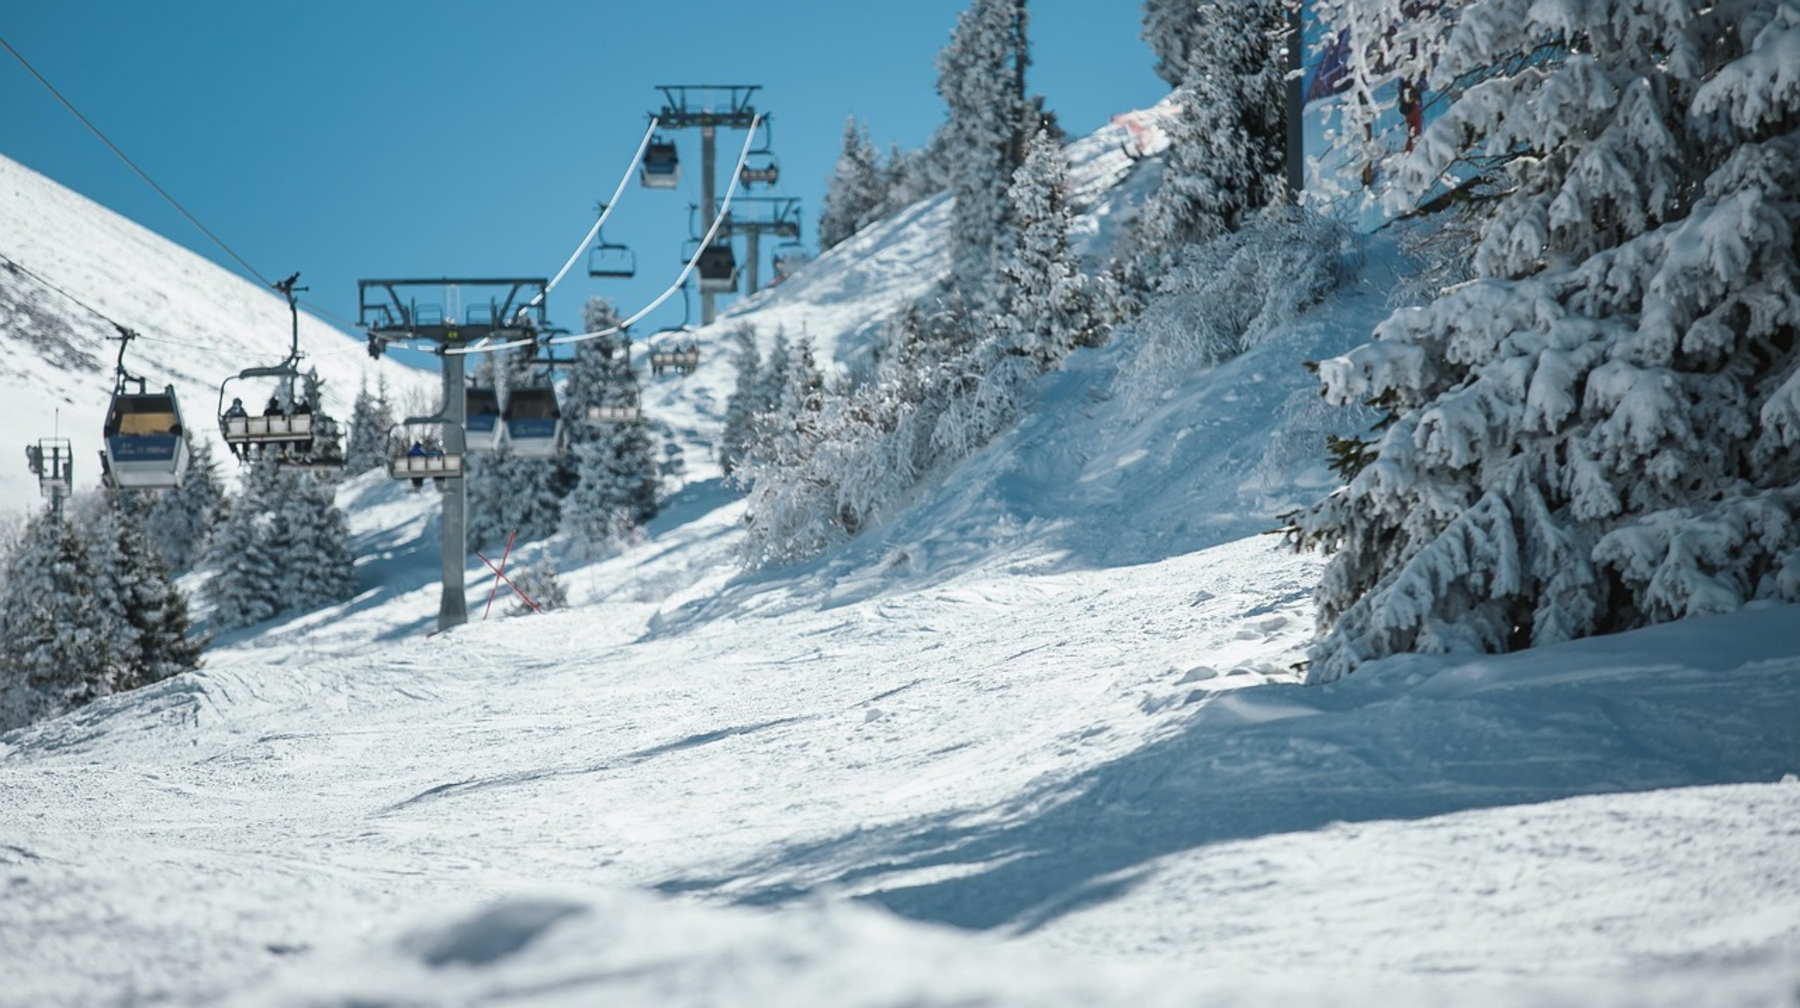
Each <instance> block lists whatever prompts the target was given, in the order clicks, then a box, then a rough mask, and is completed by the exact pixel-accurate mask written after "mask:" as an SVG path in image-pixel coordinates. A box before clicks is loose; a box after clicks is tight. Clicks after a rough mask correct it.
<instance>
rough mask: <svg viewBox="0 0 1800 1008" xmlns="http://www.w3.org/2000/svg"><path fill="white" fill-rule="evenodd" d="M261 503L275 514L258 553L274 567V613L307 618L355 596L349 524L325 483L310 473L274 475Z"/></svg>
mask: <svg viewBox="0 0 1800 1008" xmlns="http://www.w3.org/2000/svg"><path fill="white" fill-rule="evenodd" d="M271 488H272V489H273V490H274V491H275V495H274V496H273V497H272V498H265V501H266V503H267V504H269V505H272V506H273V507H274V510H275V515H274V520H273V521H272V522H271V523H270V524H269V525H268V528H267V532H268V534H267V537H266V539H265V541H264V548H265V549H267V550H268V551H269V553H270V555H271V557H272V558H273V560H274V562H275V566H276V568H277V570H278V571H279V572H280V578H279V580H278V581H277V583H276V594H277V596H278V599H279V601H278V603H277V604H278V605H279V611H282V612H288V611H300V612H307V611H310V610H313V609H318V608H321V607H323V606H327V605H332V604H334V603H338V602H342V601H344V600H346V599H348V598H350V597H351V596H352V595H355V594H356V557H355V555H354V554H353V553H351V551H350V524H349V521H348V519H347V518H346V517H345V516H344V512H343V511H342V510H341V509H340V508H339V507H338V506H337V496H336V493H335V492H334V491H333V489H332V485H331V482H330V481H329V480H326V479H323V478H321V477H320V476H318V475H316V474H314V473H308V472H299V473H295V472H278V473H276V474H275V478H274V482H273V483H272V484H271Z"/></svg>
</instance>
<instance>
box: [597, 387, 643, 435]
mask: <svg viewBox="0 0 1800 1008" xmlns="http://www.w3.org/2000/svg"><path fill="white" fill-rule="evenodd" d="M602 397H603V398H605V399H607V400H608V401H607V402H602V403H596V404H594V405H591V406H589V407H588V408H587V418H588V422H589V423H597V424H613V423H630V422H632V421H633V420H636V419H637V418H638V417H639V416H641V415H642V414H641V413H640V411H639V409H638V388H637V380H636V379H635V378H633V379H631V380H629V381H625V380H619V379H611V380H608V381H607V383H606V385H605V386H604V390H603V392H602Z"/></svg>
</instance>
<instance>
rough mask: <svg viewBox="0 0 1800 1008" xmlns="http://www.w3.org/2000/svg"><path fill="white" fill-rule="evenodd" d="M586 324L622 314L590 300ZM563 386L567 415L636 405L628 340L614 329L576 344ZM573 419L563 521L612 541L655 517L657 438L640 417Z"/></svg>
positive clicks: (595, 328) (599, 325)
mask: <svg viewBox="0 0 1800 1008" xmlns="http://www.w3.org/2000/svg"><path fill="white" fill-rule="evenodd" d="M584 322H585V324H586V326H587V329H588V332H602V331H605V330H607V329H610V328H612V327H613V326H614V325H616V324H617V315H616V313H615V312H614V311H613V309H612V305H611V304H610V303H609V302H607V301H605V300H603V299H600V298H592V299H590V300H589V301H588V304H587V307H586V309H585V312H584ZM564 390H565V396H566V398H567V399H568V400H569V402H570V406H569V407H568V408H565V410H564V415H565V416H572V417H577V418H585V416H586V415H587V413H586V410H587V406H588V405H593V406H608V407H610V406H627V405H630V406H635V405H637V404H638V382H637V375H636V373H635V372H634V371H633V369H632V366H631V341H630V338H629V337H628V336H627V335H626V334H624V333H616V334H612V335H608V336H602V337H599V338H597V339H594V340H588V341H585V342H583V343H581V344H579V345H578V346H577V348H576V361H575V364H574V366H573V367H572V368H571V370H570V375H569V380H568V382H567V383H566V384H565V386H564ZM577 410H578V412H577ZM575 425H576V432H575V436H574V438H573V443H572V445H571V447H570V452H569V457H568V461H567V465H568V468H569V471H570V473H571V479H570V483H571V486H570V488H569V489H568V491H567V492H566V496H564V498H563V500H562V502H561V510H560V515H559V520H560V521H561V522H562V523H563V524H564V526H565V527H566V528H568V529H570V530H571V531H573V532H575V533H576V534H577V535H580V536H582V537H584V538H585V539H587V540H588V541H590V542H593V543H602V544H603V543H608V542H612V541H614V540H616V539H619V538H622V537H624V536H627V535H629V532H630V530H631V529H632V528H635V527H637V526H638V525H641V524H642V523H643V522H646V521H648V520H650V519H651V518H652V517H654V516H655V515H656V510H657V495H658V492H659V489H660V481H659V479H658V475H657V460H656V453H655V449H654V444H653V442H654V438H652V437H651V435H650V430H649V427H648V425H647V423H646V422H645V420H644V418H643V417H642V416H641V415H640V416H638V417H636V418H634V419H613V420H595V421H592V422H588V421H586V420H585V419H577V420H576V422H575Z"/></svg>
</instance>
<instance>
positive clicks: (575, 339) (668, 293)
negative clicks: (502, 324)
mask: <svg viewBox="0 0 1800 1008" xmlns="http://www.w3.org/2000/svg"><path fill="white" fill-rule="evenodd" d="M760 122H762V116H760V115H758V116H757V117H756V118H755V119H754V120H752V122H751V125H750V129H749V130H748V131H747V132H746V133H745V134H744V148H743V150H741V151H739V152H738V158H737V165H736V166H735V167H733V168H732V169H731V178H730V181H728V182H727V183H726V185H725V199H724V201H723V202H721V203H720V205H719V213H718V216H716V217H714V218H713V222H712V227H710V228H708V229H707V231H706V235H705V237H703V238H701V239H700V243H699V245H698V246H697V247H696V248H695V249H694V254H693V256H692V257H691V258H689V259H688V261H687V265H685V266H683V267H682V268H681V273H680V274H679V275H678V276H676V277H675V282H674V283H672V284H670V285H669V287H668V289H667V290H665V291H663V292H662V294H660V295H658V296H657V298H656V300H654V301H652V302H650V303H649V304H647V305H645V306H644V307H643V308H641V309H639V310H638V311H637V312H636V313H635V314H633V315H632V316H631V317H630V318H628V319H626V320H624V321H623V322H619V323H617V324H615V325H612V326H608V327H607V328H605V329H600V330H597V331H595V332H590V333H580V334H578V335H572V336H556V337H552V338H551V339H549V340H546V341H545V342H546V343H548V344H550V345H552V346H561V345H562V344H564V343H581V342H584V341H587V340H594V339H600V338H601V337H603V336H611V335H614V334H615V333H620V332H623V331H624V330H625V329H627V328H628V327H630V326H632V325H634V324H636V323H637V322H638V321H640V320H642V319H643V317H644V316H646V315H648V314H650V313H651V312H653V311H655V310H656V309H658V308H660V307H662V304H663V302H665V301H667V300H669V299H670V298H672V297H674V296H675V292H676V291H679V290H681V287H682V285H683V284H685V283H687V279H688V277H689V276H691V275H692V274H693V272H694V268H695V267H696V266H697V265H699V262H700V255H701V253H703V252H705V251H706V248H707V246H709V245H711V244H712V241H713V238H714V237H716V236H717V235H718V233H719V228H720V227H722V226H724V223H725V221H726V219H727V218H728V217H729V216H730V214H731V200H732V197H733V196H735V195H737V187H738V174H739V173H740V172H741V171H742V170H743V167H744V160H745V159H746V158H748V157H749V156H750V144H751V142H752V141H754V140H755V139H756V126H757V124H758V123H760ZM534 342H536V341H535V340H529V339H520V340H512V341H510V342H506V343H495V344H491V345H488V346H472V347H467V348H463V349H456V350H445V351H444V353H446V354H457V355H464V354H478V353H495V352H497V351H500V350H507V349H511V348H513V347H521V346H528V345H530V344H532V343H534Z"/></svg>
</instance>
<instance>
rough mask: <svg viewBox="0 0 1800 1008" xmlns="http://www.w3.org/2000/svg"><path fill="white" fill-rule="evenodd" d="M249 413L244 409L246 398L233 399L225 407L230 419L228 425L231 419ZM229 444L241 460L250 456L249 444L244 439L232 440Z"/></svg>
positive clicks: (227, 419) (236, 418) (232, 451)
mask: <svg viewBox="0 0 1800 1008" xmlns="http://www.w3.org/2000/svg"><path fill="white" fill-rule="evenodd" d="M249 415H250V414H249V413H248V412H247V411H246V410H245V409H244V400H242V399H233V400H231V405H230V406H228V407H226V409H225V419H226V421H228V423H227V426H229V421H232V420H242V419H244V418H246V417H248V416H249ZM228 444H229V445H230V447H231V454H233V455H236V456H237V457H238V458H239V459H240V460H241V459H245V458H248V457H249V454H250V446H249V445H247V444H245V443H244V442H242V441H231V442H228Z"/></svg>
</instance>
